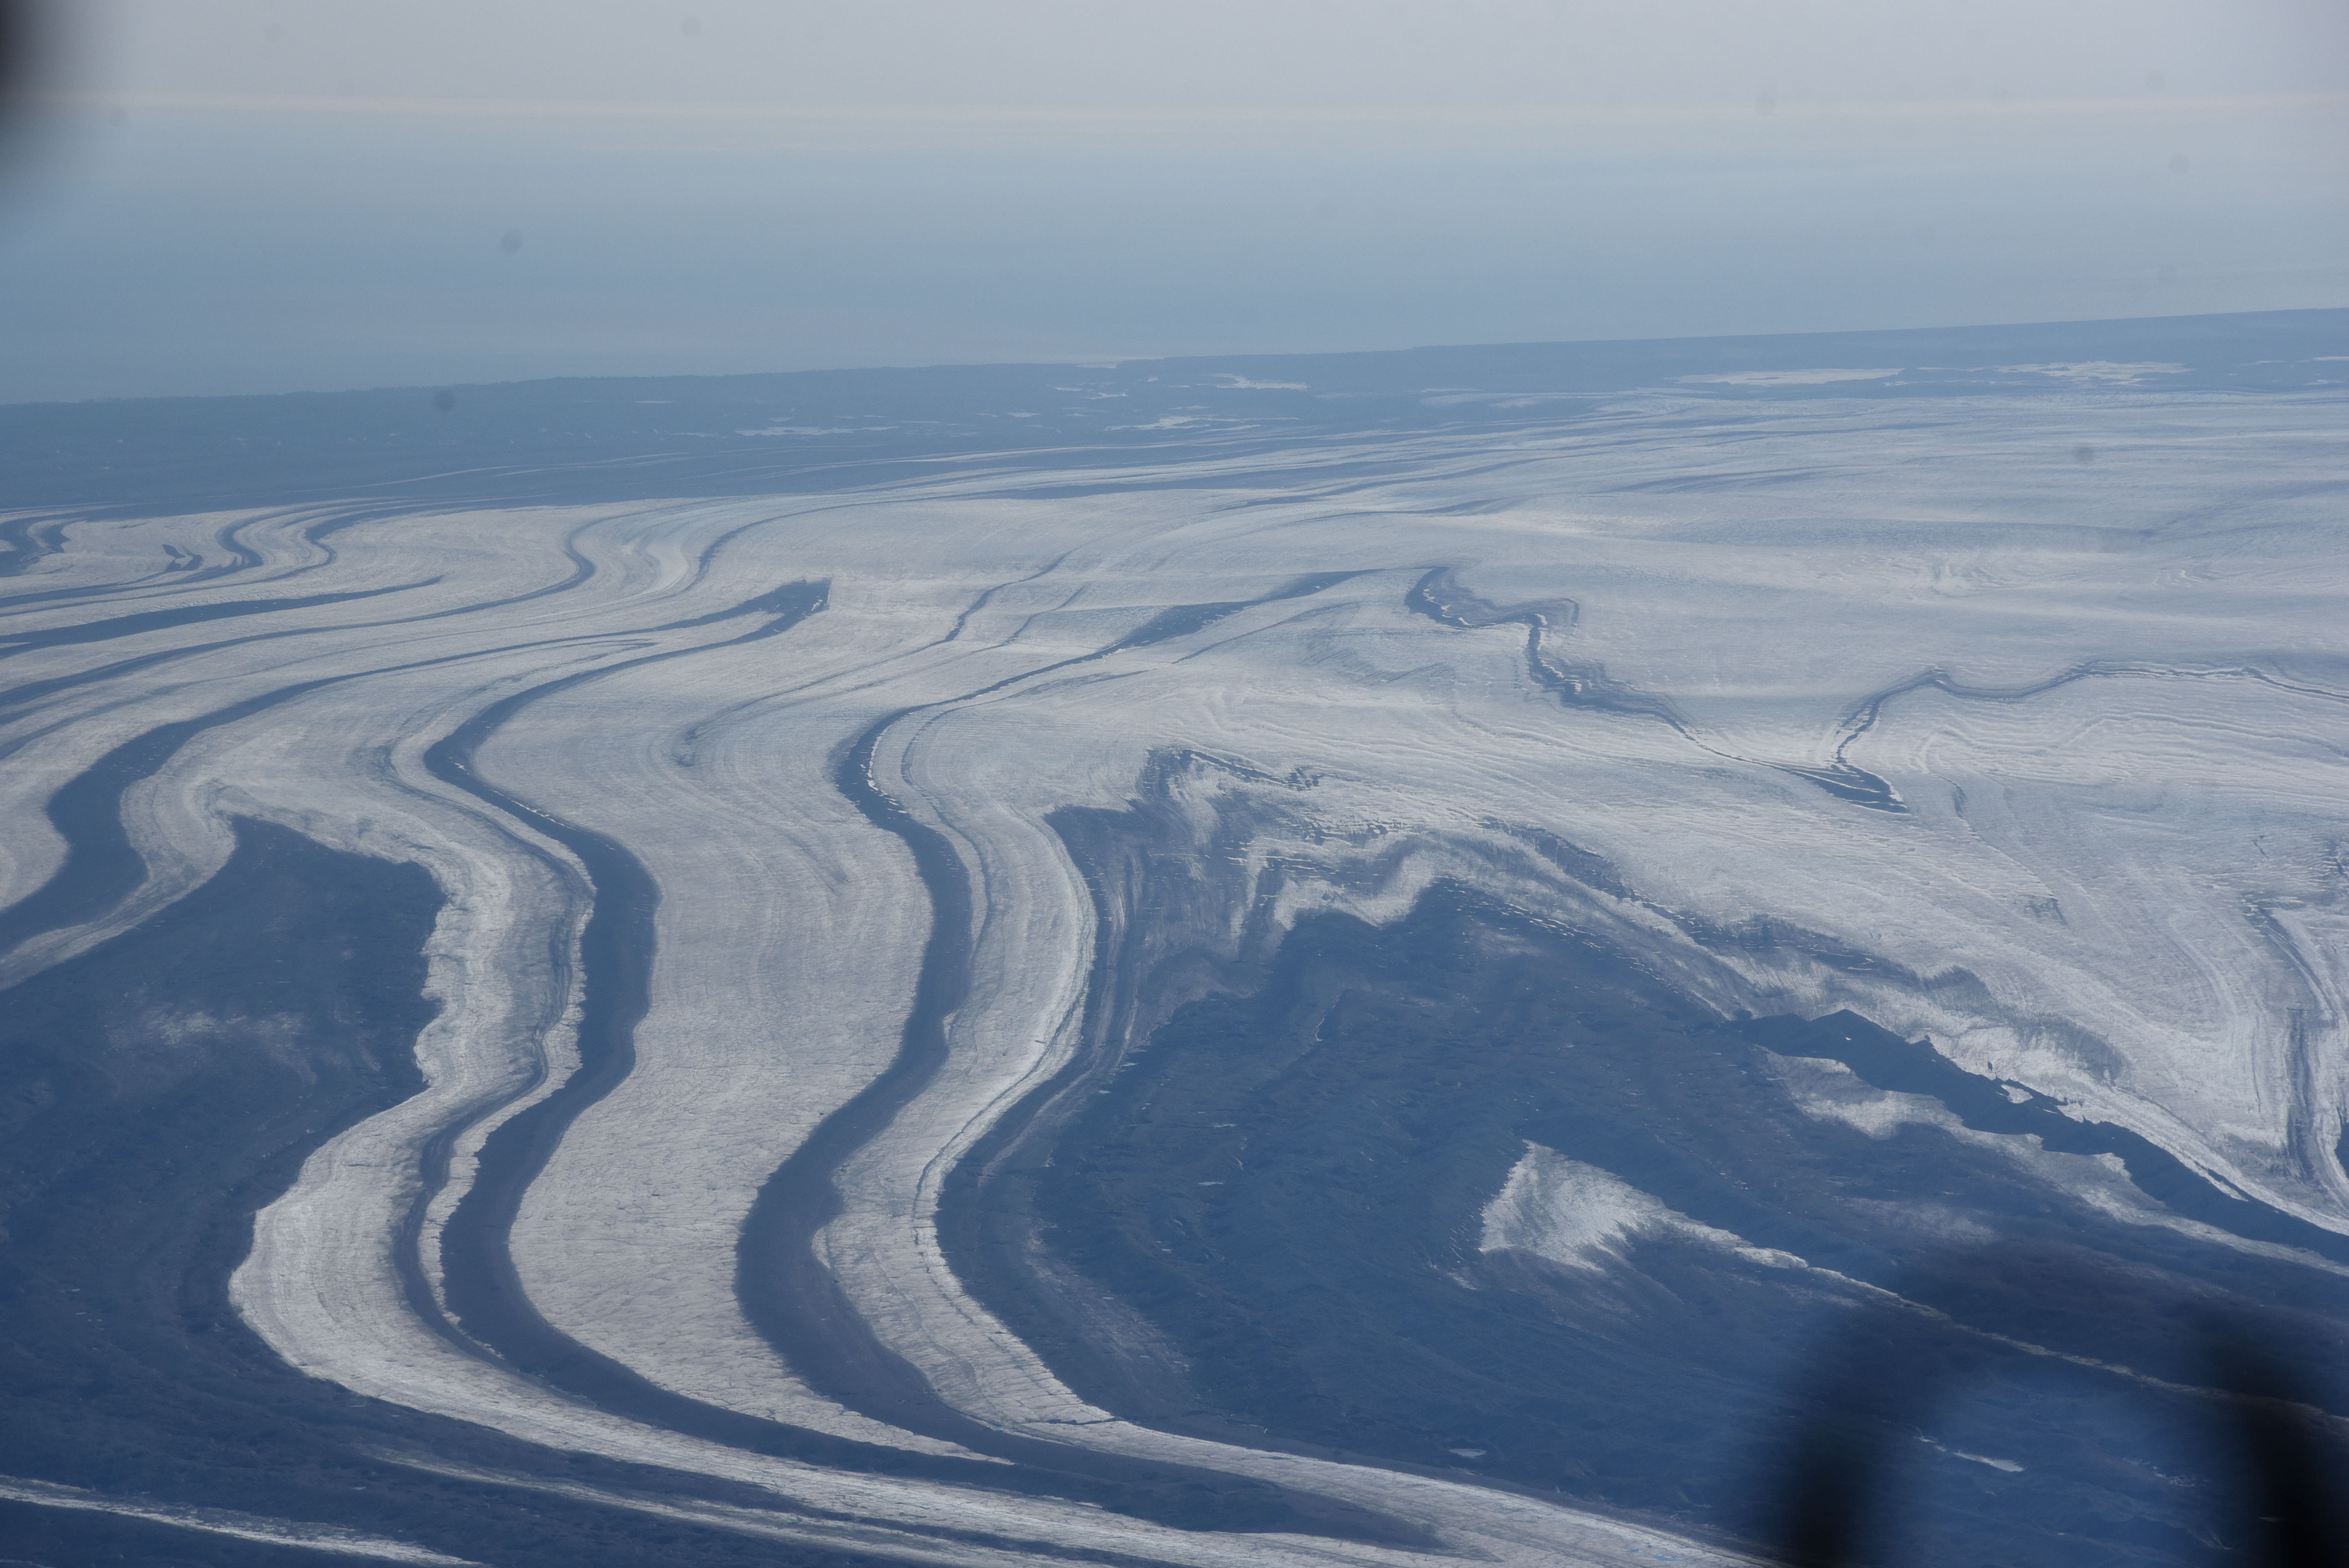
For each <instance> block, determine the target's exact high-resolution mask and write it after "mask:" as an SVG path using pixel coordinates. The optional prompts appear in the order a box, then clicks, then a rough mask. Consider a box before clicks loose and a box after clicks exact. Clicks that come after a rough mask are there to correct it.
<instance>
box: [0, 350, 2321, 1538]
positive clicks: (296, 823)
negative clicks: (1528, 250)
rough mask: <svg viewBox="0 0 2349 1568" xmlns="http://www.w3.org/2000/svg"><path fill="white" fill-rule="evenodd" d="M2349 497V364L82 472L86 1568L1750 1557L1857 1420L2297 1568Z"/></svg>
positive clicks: (49, 692) (121, 433) (235, 446)
mask: <svg viewBox="0 0 2349 1568" xmlns="http://www.w3.org/2000/svg"><path fill="white" fill-rule="evenodd" d="M2345 433H2349V312H2307V313H2294V314H2285V315H2266V316H2245V317H2208V318H2198V319H2190V320H2173V321H2152V322H2137V323H2103V324H2085V325H2068V326H2044V327H2032V328H2006V329H1979V330H1970V331H1954V332H1945V333H1908V334H1874V335H1844V336H1838V337H1832V338H1776V339H1770V338H1749V339H1733V340H1719V341H1713V342H1703V343H1695V342H1675V343H1663V344H1646V345H1596V346H1555V347H1541V348H1508V349H1482V350H1446V351H1426V352H1423V353H1417V354H1396V355H1365V356H1326V357H1304V358H1288V359H1273V358H1262V359H1235V360H1230V361H1211V360H1197V361H1163V362H1152V363H1147V364H1142V363H1129V364H1125V365H1121V366H1093V367H1078V366H1030V367H1009V368H999V369H988V370H939V371H921V372H873V373H860V374H856V375H848V374H842V375H834V376H799V377H745V378H736V379H725V380H695V381H673V382H653V381H629V382H550V383H533V384H527V385H521V386H512V387H482V388H453V389H450V390H449V391H448V392H447V393H445V394H444V395H442V396H441V397H440V398H439V399H438V401H437V402H436V400H435V397H434V393H433V390H432V389H429V388H427V389H424V390H419V391H413V392H388V393H370V394H352V395H337V396H332V397H328V396H319V397H299V398H272V399H259V398H254V399H216V400H189V401H180V402H158V403H144V404H140V403H124V404H111V405H107V404H88V405H71V406H63V405H51V406H45V407H16V408H10V409H6V410H0V445H5V459H0V472H5V480H6V485H7V490H8V492H9V494H8V495H6V496H0V500H11V501H12V504H13V510H12V511H10V512H9V513H8V514H7V517H6V520H5V522H0V537H5V542H6V544H7V546H8V547H9V550H10V553H9V554H7V555H6V556H5V557H4V558H0V572H5V573H6V577H5V583H0V589H5V603H0V658H5V665H0V679H4V680H5V695H0V757H5V768H0V790H5V801H6V804H5V812H0V903H5V910H0V948H5V952H0V986H5V987H6V988H7V989H6V991H5V997H6V998H7V1000H6V1001H5V1003H0V1226H5V1241H0V1291H5V1300H0V1311H5V1315H6V1319H7V1323H8V1336H7V1337H8V1343H7V1344H6V1346H5V1348H0V1408H5V1411H6V1418H5V1421H0V1469H5V1472H6V1479H5V1480H0V1509H5V1512H0V1527H5V1530H7V1531H11V1532H16V1533H15V1534H10V1535H8V1536H6V1537H5V1539H7V1540H8V1541H9V1542H10V1543H11V1544H12V1545H13V1543H14V1542H15V1541H16V1540H17V1539H19V1538H21V1539H22V1540H24V1541H25V1542H27V1544H26V1547H24V1548H23V1549H22V1550H21V1551H20V1552H19V1553H17V1554H19V1555H23V1556H26V1557H27V1558H31V1559H35V1560H42V1561H48V1560H60V1561H63V1560H72V1561H83V1560H87V1559H88V1558H95V1557H96V1556H97V1555H98V1553H101V1552H108V1553H117V1554H119V1557H120V1558H121V1559H122V1560H128V1561H153V1562H221V1563H239V1562H257V1561H269V1562H277V1561H285V1562H288V1563H298V1562H303V1561H309V1560H311V1559H312V1558H314V1557H315V1558H316V1560H317V1561H320V1562H326V1561H343V1562H347V1561H350V1560H351V1559H352V1557H353V1556H354V1555H357V1556H358V1557H368V1556H372V1557H376V1558H380V1559H386V1560H391V1561H401V1562H418V1563H450V1562H481V1563H637V1562H644V1561H653V1560H658V1561H664V1562H670V1563H775V1562H782V1563H865V1562H884V1561H887V1562H915V1563H973V1564H993V1563H1004V1564H1009V1563H1035V1562H1069V1563H1114V1564H1162V1563H1163V1564H1196V1565H1202V1568H1208V1565H1223V1564H1233V1565H1237V1564H1265V1565H1292V1564H1293V1565H1306V1564H1313V1565H1324V1564H1328V1565H1338V1564H1381V1565H1396V1564H1406V1563H1410V1564H1423V1563H1436V1562H1451V1561H1456V1562H1462V1563H1525V1564H1533V1563H1545V1564H1547V1563H1590V1564H1600V1563H1605V1564H1615V1563H1653V1562H1681V1563H1711V1562H1731V1561H1744V1560H1748V1559H1749V1558H1752V1557H1755V1556H1766V1555H1767V1554H1768V1553H1771V1552H1772V1551H1773V1550H1774V1549H1775V1548H1774V1542H1775V1539H1776V1537H1775V1534H1774V1532H1775V1530H1776V1529H1777V1524H1776V1521H1777V1520H1778V1519H1779V1517H1780V1515H1781V1513H1782V1511H1783V1507H1784V1494H1785V1487H1786V1486H1787V1485H1788V1484H1791V1483H1790V1482H1789V1481H1788V1480H1787V1476H1788V1470H1787V1466H1788V1464H1789V1463H1790V1462H1791V1461H1790V1460H1789V1457H1788V1456H1789V1455H1792V1454H1795V1453H1797V1452H1799V1451H1803V1446H1804V1444H1805V1443H1806V1442H1810V1441H1812V1440H1813V1439H1809V1438H1806V1437H1804V1436H1803V1435H1802V1434H1804V1433H1806V1432H1811V1431H1815V1430H1819V1429H1825V1430H1829V1431H1832V1432H1840V1433H1843V1434H1845V1436H1846V1437H1847V1439H1850V1440H1852V1441H1855V1442H1858V1443H1860V1444H1862V1445H1863V1446H1864V1448H1865V1449H1866V1451H1867V1452H1868V1453H1869V1454H1870V1455H1871V1456H1872V1457H1871V1459H1870V1461H1869V1462H1870V1463H1871V1464H1872V1465H1874V1466H1875V1467H1876V1471H1875V1480H1873V1481H1871V1482H1870V1486H1871V1487H1872V1489H1873V1490H1872V1491H1870V1493H1869V1496H1871V1497H1873V1498H1875V1499H1876V1500H1877V1506H1876V1511H1875V1513H1874V1514H1873V1515H1871V1517H1873V1518H1875V1519H1876V1521H1877V1522H1876V1523H1875V1524H1874V1525H1872V1526H1871V1527H1870V1528H1872V1529H1873V1530H1875V1531H1876V1532H1877V1537H1878V1539H1880V1540H1881V1541H1882V1542H1886V1543H1887V1544H1886V1546H1885V1550H1886V1551H1887V1552H1888V1553H1890V1552H1894V1551H1895V1550H1896V1549H1897V1550H1898V1551H1902V1552H1908V1553H1911V1554H1912V1555H1911V1559H1910V1560H1914V1561H1933V1562H1952V1563H1954V1562H1959V1561H1982V1562H1987V1561H1998V1562H2006V1563H2050V1564H2054V1563H2066V1564H2078V1563H2116V1564H2117V1563H2199V1562H2204V1561H2209V1562H2217V1561H2220V1560H2222V1559H2227V1558H2228V1555H2229V1553H2230V1552H2235V1551H2237V1550H2238V1549H2240V1547H2241V1546H2242V1545H2243V1543H2244V1541H2245V1540H2246V1537H2245V1536H2244V1534H2243V1533H2242V1528H2243V1527H2241V1526H2240V1524H2239V1523H2238V1522H2237V1521H2236V1518H2235V1515H2234V1514H2233V1513H2230V1509H2231V1508H2233V1507H2234V1504H2233V1503H2232V1502H2231V1501H2230V1498H2231V1496H2232V1493H2231V1492H2230V1484H2231V1483H2230V1476H2231V1475H2232V1474H2233V1470H2231V1469H2230V1467H2231V1466H2233V1465H2234V1463H2235V1460H2233V1458H2232V1457H2231V1450H2230V1449H2229V1448H2228V1447H2227V1445H2226V1442H2225V1440H2224V1430H2225V1423H2226V1420H2227V1419H2228V1415H2227V1412H2228V1409H2229V1408H2230V1403H2239V1402H2240V1401H2239V1400H2234V1401H2230V1398H2228V1397H2227V1396H2226V1395H2225V1394H2224V1392H2223V1391H2222V1390H2220V1389H2219V1388H2218V1387H2216V1385H2217V1384H2218V1383H2219V1382H2220V1381H2223V1379H2222V1378H2221V1377H2220V1375H2219V1374H2218V1373H2216V1372H2214V1371H2213V1369H2212V1367H2211V1366H2210V1365H2209V1355H2208V1352H2207V1347H2206V1346H2205V1344H2204V1341H2203V1339H2201V1338H2199V1337H2198V1335H2199V1334H2200V1333H2201V1332H2202V1330H2201V1328H2200V1327H2199V1326H2204V1325H2209V1324H2219V1323H2223V1324H2225V1325H2228V1326H2230V1332H2235V1333H2240V1334H2244V1335H2250V1336H2253V1337H2254V1338H2256V1339H2257V1341H2258V1342H2259V1343H2260V1344H2261V1345H2262V1346H2266V1347H2267V1350H2266V1352H2265V1353H2266V1354H2268V1355H2270V1356H2271V1357H2273V1359H2274V1363H2275V1365H2277V1366H2279V1367H2289V1368H2291V1369H2292V1375H2293V1376H2294V1377H2296V1378H2298V1379H2300V1381H2299V1382H2297V1383H2296V1384H2295V1385H2294V1388H2293V1392H2292V1402H2293V1404H2294V1405H2295V1407H2296V1408H2297V1412H2298V1413H2297V1415H2296V1416H2295V1419H2299V1420H2301V1421H2302V1423H2303V1425H2304V1426H2305V1428H2306V1429H2307V1431H2308V1432H2309V1433H2310V1434H2312V1436H2311V1440H2312V1441H2313V1442H2316V1443H2318V1444H2320V1445H2324V1446H2329V1447H2328V1451H2329V1452H2330V1453H2332V1454H2333V1457H2334V1458H2335V1459H2337V1458H2338V1455H2339V1452H2340V1451H2341V1449H2340V1445H2341V1443H2342V1440H2343V1434H2344V1432H2349V1400H2344V1397H2343V1391H2342V1389H2341V1388H2340V1387H2338V1386H2337V1383H2336V1382H2335V1381H2333V1380H2332V1379H2334V1378H2335V1376H2336V1373H2335V1369H2336V1368H2337V1367H2339V1366H2340V1365H2341V1364H2342V1362H2341V1357H2342V1355H2343V1352H2344V1348H2349V1345H2344V1340H2349V1175H2344V1169H2343V1127H2344V1110H2345V1109H2349V1041H2344V1008H2349V1000H2344V994H2345V993H2349V814H2344V800H2349V548H2344V539H2349V531H2344V526H2345V525H2344V498H2349V449H2344V434H2345ZM1896 1501H1897V1503H1898V1506H1897V1507H1896V1506H1893V1504H1894V1503H1895V1502H1896ZM255 1553H259V1555H255ZM83 1554H87V1557H86V1556H85V1555H83ZM109 1560H112V1559H109ZM2238 1560H2239V1559H2238Z"/></svg>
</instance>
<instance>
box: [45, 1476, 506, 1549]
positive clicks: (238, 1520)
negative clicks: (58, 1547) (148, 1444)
mask: <svg viewBox="0 0 2349 1568" xmlns="http://www.w3.org/2000/svg"><path fill="white" fill-rule="evenodd" d="M0 1498H5V1499H6V1500H8V1501H10V1502H26V1503H31V1504H32V1505H33V1506H34V1507H36V1508H63V1509H70V1510H72V1511H75V1512H78V1513H111V1514H115V1515H118V1516H119V1517H121V1518H124V1519H136V1520H140V1521H143V1522H146V1523H149V1524H168V1525H171V1527H173V1528H174V1529H178V1530H192V1531H194V1532H197V1533H198V1534H201V1535H227V1536H232V1537H234V1538H235V1539H237V1540H239V1541H258V1542H264V1544H267V1545H270V1546H290V1547H294V1548H296V1549H297V1550H300V1551H305V1552H326V1553H333V1554H334V1555H336V1556H338V1557H372V1558H374V1559H375V1560H376V1561H378V1562H380V1563H426V1564H429V1565H431V1568H477V1564H475V1563H473V1562H472V1560H471V1558H466V1557H451V1556H450V1555H449V1554H448V1553H445V1552H434V1551H431V1550H429V1549H428V1548H426V1547H422V1546H419V1545H416V1544H415V1543H414V1542H407V1541H393V1540H390V1539H389V1538H388V1537H385V1536H381V1535H362V1534H361V1533H359V1532H357V1531H356V1530H343V1529H340V1528H338V1527H336V1526H335V1525H331V1524H308V1523H305V1522H302V1521H299V1520H293V1519H264V1518H262V1517H261V1516H260V1515H258V1514H252V1513H238V1512H236V1511H234V1510H233V1509H226V1508H179V1507H174V1506H172V1505H171V1504H169V1503H159V1502H150V1501H144V1500H142V1499H139V1498H129V1497H109V1496H108V1495H107V1494H106V1493H104V1492H100V1491H86V1490H84V1489H83V1488H81V1487H78V1486H59V1485H57V1483H56V1482H54V1481H46V1480H25V1479H23V1478H21V1477H18V1476H12V1475H0Z"/></svg>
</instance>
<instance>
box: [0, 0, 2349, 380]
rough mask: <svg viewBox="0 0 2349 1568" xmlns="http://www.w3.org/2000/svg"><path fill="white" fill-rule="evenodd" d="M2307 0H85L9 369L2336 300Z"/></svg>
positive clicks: (2325, 55) (1480, 336) (8, 256)
mask: <svg viewBox="0 0 2349 1568" xmlns="http://www.w3.org/2000/svg"><path fill="white" fill-rule="evenodd" d="M2344 36H2349V30H2344V25H2343V23H2342V21H2341V18H2340V15H2339V12H2338V10H2337V9H2336V8H2334V7H2330V6H2317V5H2301V4H2297V3H2292V4H2283V3H2277V0H2270V3H2267V4H2263V5H2262V4H2251V5H2235V6H2229V7H2220V6H2217V5H2180V4H2176V3H2174V0H2173V3H2170V4H2159V3H2155V4H2144V5H2112V4H2095V5H2070V6H2066V5H2011V4H1998V3H1987V0H1923V3H1921V4H1901V5H1894V4H1882V3H1878V0H1834V3H1819V0H1810V3H1799V4H1789V5H1772V6H1764V5H1748V4H1724V3H1719V0H1705V3H1697V0H1680V3H1677V4H1671V3H1665V4H1651V5H1629V4H1621V5H1577V4H1536V3H1530V0H1508V3H1501V0H1493V3H1488V4H1484V5H1473V4H1472V5H1433V4H1430V5H1335V4H1326V3H1321V0H1311V3H1306V0H1288V3H1282V0H1259V3H1257V4H1252V5H1232V4H1223V3H1220V0H1202V3H1195V4H1190V5H1123V4H1113V3H1100V4H1092V5H1069V4H1058V5H1054V4H1023V5H977V4H965V5H938V4H928V3H918V4H916V3H898V4H894V5H893V4H867V5H845V4H839V5H775V4H770V5H730V4H711V3H707V0H688V4H686V5H621V4H614V3H604V4H594V3H574V4H569V5H524V4H518V3H515V0H504V3H502V4H501V3H496V0H476V3H474V4H470V5H455V4H443V3H441V0H415V3H412V4H409V5H402V6H400V7H397V8H394V7H385V6H380V5H355V4H354V5H346V4H326V3H323V0H321V3H315V4H306V5H305V4H294V3H291V0H277V3H276V4H269V3H267V0H237V3H229V0H171V3H170V4H160V3H150V0H139V3H136V4H133V3H128V0H111V3H109V4H105V5H98V6H97V7H95V8H93V9H92V10H90V11H89V12H88V13H87V14H86V15H85V17H84V20H83V22H82V23H81V25H80V26H79V27H78V30H77V32H76V34H75V36H72V37H71V38H70V39H68V40H67V46H66V47H64V48H62V49H61V50H60V51H59V52H58V57H57V75H56V76H55V77H53V87H54V88H55V98H56V101H55V102H54V103H53V104H52V105H51V106H50V107H49V110H48V114H47V123H46V125H45V127H44V128H43V134H42V137H41V139H40V147H41V152H42V156H40V157H38V158H36V159H20V160H19V167H18V169H17V170H16V177H15V181H14V187H15V188H14V191H13V199H12V200H11V201H9V202H8V203H7V205H6V206H5V208H0V342H5V345H6V349H5V355H0V398H8V399H22V398H27V397H35V398H38V397H89V396H122V395H137V394H142V393H150V392H226V391H274V390H293V389H299V388H324V387H355V386H370V385H385V384H431V383H441V382H460V381H476V380H501V379H513V378H519V377H534V376H545V375H556V374H628V373H656V372H698V371H713V372H715V371H741V370H776V369H793V368H809V367H816V366H849V365H867V364H910V363H926V362H934V361H945V360H974V359H1033V358H1061V357H1068V358H1086V357H1119V356H1143V355H1154V354H1164V353H1186V352H1216V351H1244V350H1264V351H1272V350H1313V349H1342V348H1372V347H1394V346H1409V345H1416V344H1428V343H1460V342H1509V341H1535V340H1554V339H1559V338H1576V337H1601V336H1627V335H1629V336H1645V335H1687V334H1710V333H1726V332H1766V331H1798V330H1825V329H1834V328H1842V327H1868V326H1909V325H1953V324H1961V323H1972V322H1995V321H2013V320H2047V319H2063V318H2072V317H2088V316H2110V315H2161V314H2185V313H2194V312H2202V311H2212V310H2230V309H2264V308H2277V307H2289V306H2301V305H2335V304H2349V80H2344V71H2343V69H2342V67H2343V63H2344V58H2349V46H2344Z"/></svg>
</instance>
